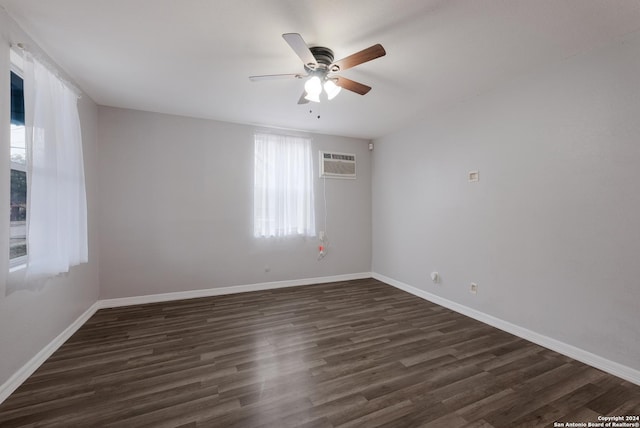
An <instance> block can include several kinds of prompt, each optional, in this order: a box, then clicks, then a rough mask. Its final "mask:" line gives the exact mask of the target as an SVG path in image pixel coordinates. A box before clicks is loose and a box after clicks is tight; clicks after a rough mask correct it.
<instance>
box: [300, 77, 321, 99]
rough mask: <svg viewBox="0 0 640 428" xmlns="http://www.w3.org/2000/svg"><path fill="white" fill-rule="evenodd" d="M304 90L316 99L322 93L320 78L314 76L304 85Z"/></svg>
mask: <svg viewBox="0 0 640 428" xmlns="http://www.w3.org/2000/svg"><path fill="white" fill-rule="evenodd" d="M304 90H305V91H306V92H307V95H310V96H312V97H313V96H315V97H316V98H317V97H318V96H319V95H320V92H322V82H321V81H320V78H319V77H318V76H313V77H311V78H310V79H309V80H307V81H306V83H305V84H304Z"/></svg>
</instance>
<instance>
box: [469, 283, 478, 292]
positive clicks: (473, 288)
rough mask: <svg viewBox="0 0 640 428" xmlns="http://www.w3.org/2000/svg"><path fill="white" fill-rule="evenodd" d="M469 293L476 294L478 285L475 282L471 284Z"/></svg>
mask: <svg viewBox="0 0 640 428" xmlns="http://www.w3.org/2000/svg"><path fill="white" fill-rule="evenodd" d="M469 293H471V294H478V284H476V283H475V282H472V283H471V286H470V287H469Z"/></svg>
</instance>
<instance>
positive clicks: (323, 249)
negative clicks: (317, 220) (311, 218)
mask: <svg viewBox="0 0 640 428" xmlns="http://www.w3.org/2000/svg"><path fill="white" fill-rule="evenodd" d="M322 185H323V189H322V195H323V198H324V230H322V231H320V245H319V246H318V250H319V251H318V260H322V259H323V258H324V257H325V256H326V255H327V248H328V247H329V239H328V238H327V236H328V235H327V177H322Z"/></svg>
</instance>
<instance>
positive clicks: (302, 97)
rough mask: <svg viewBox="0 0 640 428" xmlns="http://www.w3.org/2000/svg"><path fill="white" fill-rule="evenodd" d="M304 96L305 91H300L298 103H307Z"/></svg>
mask: <svg viewBox="0 0 640 428" xmlns="http://www.w3.org/2000/svg"><path fill="white" fill-rule="evenodd" d="M306 96H307V91H302V95H300V99H299V100H298V104H309V100H308V99H306V98H305V97H306Z"/></svg>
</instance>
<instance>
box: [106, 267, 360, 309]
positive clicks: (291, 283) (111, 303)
mask: <svg viewBox="0 0 640 428" xmlns="http://www.w3.org/2000/svg"><path fill="white" fill-rule="evenodd" d="M364 278H371V272H361V273H350V274H345V275H333V276H323V277H318V278H304V279H294V280H288V281H274V282H260V283H257V284H247V285H232V286H229V287H219V288H206V289H202V290H189V291H177V292H174V293H162V294H149V295H146V296H135V297H122V298H118V299H104V300H99V301H98V303H99V304H100V308H117V307H120V306H131V305H141V304H145V303H158V302H169V301H172V300H184V299H196V298H198V297H212V296H222V295H224V294H235V293H247V292H249V291H261V290H274V289H276V288H285V287H297V286H300V285H312V284H325V283H328V282H339V281H351V280H354V279H364Z"/></svg>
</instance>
